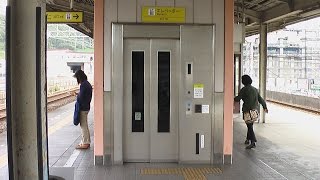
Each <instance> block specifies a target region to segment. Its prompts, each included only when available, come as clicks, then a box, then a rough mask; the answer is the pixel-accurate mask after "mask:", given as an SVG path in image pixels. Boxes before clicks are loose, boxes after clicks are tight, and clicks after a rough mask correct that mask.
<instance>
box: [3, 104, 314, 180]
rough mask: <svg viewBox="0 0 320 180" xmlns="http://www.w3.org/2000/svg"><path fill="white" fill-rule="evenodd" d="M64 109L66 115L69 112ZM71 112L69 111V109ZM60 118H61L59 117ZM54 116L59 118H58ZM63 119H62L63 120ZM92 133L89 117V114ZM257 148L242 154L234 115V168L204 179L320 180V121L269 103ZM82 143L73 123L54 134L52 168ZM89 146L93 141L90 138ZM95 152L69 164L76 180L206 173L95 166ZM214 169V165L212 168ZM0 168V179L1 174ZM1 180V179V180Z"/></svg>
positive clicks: (171, 177) (63, 163) (237, 118)
mask: <svg viewBox="0 0 320 180" xmlns="http://www.w3.org/2000/svg"><path fill="white" fill-rule="evenodd" d="M71 107H73V106H72V105H71V106H69V107H68V106H66V107H63V108H65V109H66V110H65V111H67V109H68V108H71ZM71 109H72V108H71ZM60 114H61V113H60ZM56 115H59V113H57V114H56ZM61 116H62V115H61ZM90 119H91V120H90V129H91V135H93V133H92V127H93V126H92V113H91V114H90ZM254 128H255V132H256V135H257V138H258V144H257V148H255V149H252V150H246V149H245V145H244V144H243V142H244V139H245V134H246V126H245V124H244V123H243V122H242V120H241V115H235V116H234V134H235V135H234V152H233V164H232V165H225V166H221V167H217V168H221V170H222V173H221V174H220V173H216V174H205V179H235V180H255V179H290V180H291V179H292V180H300V179H301V180H302V179H315V180H316V179H320V140H319V139H320V134H319V131H320V116H318V115H313V114H308V113H304V112H300V111H296V110H292V109H288V108H284V107H281V106H276V105H272V104H269V114H268V115H267V123H265V124H255V127H254ZM79 139H80V129H79V127H74V126H73V125H72V124H71V123H69V124H67V125H65V126H64V127H62V128H60V129H59V130H57V131H56V132H54V133H52V135H50V138H49V155H50V160H49V162H50V166H52V167H61V166H66V164H67V162H68V160H69V159H70V156H71V155H72V154H74V153H75V151H74V146H75V145H76V144H77V143H78V141H79ZM92 142H93V139H92ZM93 148H94V147H92V148H91V149H90V150H85V151H81V152H80V154H79V155H78V156H77V158H76V160H75V161H74V163H73V165H72V166H73V167H74V168H75V172H74V176H75V179H76V180H104V179H106V180H122V179H128V180H140V179H141V180H147V179H150V180H151V179H152V180H157V179H159V180H160V179H164V180H166V179H168V180H174V179H179V180H180V179H181V180H182V179H188V180H189V179H201V178H199V177H196V176H193V177H192V173H191V174H190V176H185V177H186V178H184V176H183V175H175V174H171V175H142V174H141V170H142V169H144V168H206V167H209V166H207V165H178V164H174V163H156V164H149V163H128V164H124V165H122V166H104V167H98V166H93ZM212 167H216V166H212ZM5 172H6V168H2V171H1V172H0V174H2V177H5V176H4V174H5ZM2 177H1V176H0V179H2ZM4 179H6V178H4Z"/></svg>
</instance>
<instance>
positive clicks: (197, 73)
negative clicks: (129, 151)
mask: <svg viewBox="0 0 320 180" xmlns="http://www.w3.org/2000/svg"><path fill="white" fill-rule="evenodd" d="M213 30H214V29H213V26H192V25H183V26H181V43H180V44H181V48H180V49H181V64H182V65H183V66H182V67H185V63H187V62H193V67H192V73H193V75H192V76H193V79H192V80H193V82H191V83H187V82H186V81H189V79H188V78H187V77H186V76H185V74H186V72H185V71H186V68H182V69H181V71H182V73H181V74H182V75H183V76H182V80H181V81H185V83H184V84H185V86H184V87H182V88H180V92H179V93H180V107H185V104H186V100H187V101H189V100H190V101H192V108H194V107H195V104H199V105H209V107H213V106H212V105H213V102H212V95H213V94H212V87H213V82H214V81H213V78H214V75H213V67H214V65H213V63H214V58H213V53H214V52H213V49H214V48H213V46H214V44H213V36H214V33H213ZM195 83H200V84H203V87H204V88H203V98H201V99H195V98H193V96H191V99H189V100H188V99H187V97H189V95H188V94H190V93H189V92H188V91H189V90H190V89H194V86H193V85H194V84H195ZM180 85H182V86H183V84H180ZM188 86H189V87H188ZM190 86H191V87H190ZM182 112H184V113H181V114H180V117H179V119H180V120H179V144H180V146H179V150H180V152H179V160H180V161H181V162H197V163H210V160H211V152H212V148H211V147H212V139H211V124H212V119H211V118H212V116H211V114H210V113H208V114H204V113H192V114H190V115H186V114H185V112H186V111H185V110H182ZM210 112H211V113H212V110H210ZM196 133H199V134H200V135H204V136H205V137H206V138H205V139H204V140H205V145H204V148H203V149H200V153H199V154H196V153H195V148H196V145H197V144H196Z"/></svg>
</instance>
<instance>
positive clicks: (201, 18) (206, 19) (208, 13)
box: [193, 0, 212, 24]
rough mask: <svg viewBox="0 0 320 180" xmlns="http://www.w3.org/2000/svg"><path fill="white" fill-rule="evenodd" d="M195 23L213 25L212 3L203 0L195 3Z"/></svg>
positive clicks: (209, 0) (208, 0)
mask: <svg viewBox="0 0 320 180" xmlns="http://www.w3.org/2000/svg"><path fill="white" fill-rule="evenodd" d="M193 12H194V15H193V16H194V23H201V24H211V23H212V1H211V0H201V1H197V0H196V1H194V11H193Z"/></svg>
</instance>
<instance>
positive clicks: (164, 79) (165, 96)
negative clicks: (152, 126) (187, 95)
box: [158, 51, 170, 132]
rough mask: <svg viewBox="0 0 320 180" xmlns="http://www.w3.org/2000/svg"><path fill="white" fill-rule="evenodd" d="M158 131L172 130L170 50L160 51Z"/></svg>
mask: <svg viewBox="0 0 320 180" xmlns="http://www.w3.org/2000/svg"><path fill="white" fill-rule="evenodd" d="M158 132H170V52H168V51H159V52H158Z"/></svg>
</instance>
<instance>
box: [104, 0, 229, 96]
mask: <svg viewBox="0 0 320 180" xmlns="http://www.w3.org/2000/svg"><path fill="white" fill-rule="evenodd" d="M143 6H173V7H185V8H186V23H188V24H215V25H216V34H215V35H216V36H215V37H216V40H215V42H216V46H215V67H216V68H215V77H216V78H215V92H223V89H224V86H223V84H224V83H223V82H224V78H223V77H224V0H131V1H128V0H105V15H104V16H105V18H104V22H105V23H104V29H105V34H104V42H105V46H104V48H105V49H104V91H111V24H112V23H113V22H114V23H141V9H142V7H143Z"/></svg>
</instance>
